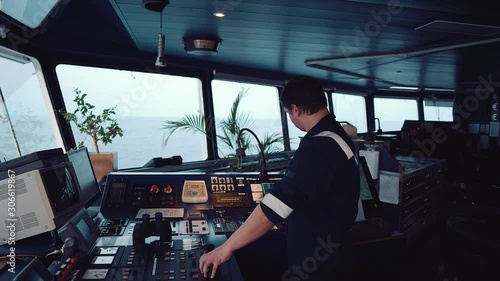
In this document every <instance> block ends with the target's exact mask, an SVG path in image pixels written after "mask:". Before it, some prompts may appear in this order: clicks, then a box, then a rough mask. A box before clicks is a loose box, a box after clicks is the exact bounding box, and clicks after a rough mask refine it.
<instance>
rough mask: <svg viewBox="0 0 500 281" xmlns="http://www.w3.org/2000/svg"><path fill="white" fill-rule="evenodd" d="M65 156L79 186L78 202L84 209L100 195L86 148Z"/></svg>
mask: <svg viewBox="0 0 500 281" xmlns="http://www.w3.org/2000/svg"><path fill="white" fill-rule="evenodd" d="M67 154H68V159H69V161H70V162H71V163H72V164H73V168H74V170H75V173H76V178H77V179H78V183H79V185H80V190H79V191H80V201H81V202H82V203H84V204H85V207H89V206H90V205H91V204H92V202H93V201H94V200H95V199H96V197H98V195H99V194H100V190H99V184H98V183H97V180H96V177H95V174H94V170H93V169H92V163H91V162H90V157H89V153H88V151H87V148H86V147H83V148H80V149H77V150H73V151H70V152H68V153H67Z"/></svg>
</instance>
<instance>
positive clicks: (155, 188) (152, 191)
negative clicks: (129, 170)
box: [150, 184, 160, 193]
mask: <svg viewBox="0 0 500 281" xmlns="http://www.w3.org/2000/svg"><path fill="white" fill-rule="evenodd" d="M158 191H160V189H159V188H158V186H157V185H156V184H153V185H152V186H151V189H150V192H151V193H158Z"/></svg>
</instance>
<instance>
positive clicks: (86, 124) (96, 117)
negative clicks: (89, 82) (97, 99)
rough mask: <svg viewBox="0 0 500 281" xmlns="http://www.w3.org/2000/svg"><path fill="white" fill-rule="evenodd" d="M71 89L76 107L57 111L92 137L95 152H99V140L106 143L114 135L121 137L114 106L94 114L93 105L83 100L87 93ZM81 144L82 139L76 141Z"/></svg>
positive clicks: (121, 133)
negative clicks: (68, 110)
mask: <svg viewBox="0 0 500 281" xmlns="http://www.w3.org/2000/svg"><path fill="white" fill-rule="evenodd" d="M73 91H74V92H75V95H76V96H75V98H74V99H73V101H74V102H75V103H76V105H77V108H76V109H75V110H74V111H73V112H66V111H64V110H59V112H60V113H61V114H63V115H64V119H65V120H66V122H68V123H71V122H73V124H75V125H76V127H77V128H78V129H79V130H80V132H81V133H84V134H86V135H88V136H90V137H91V138H92V141H93V143H94V147H95V151H96V152H97V153H100V151H99V145H98V142H99V141H100V142H102V143H103V144H104V145H107V144H109V143H112V142H113V139H114V138H115V137H117V136H120V137H123V130H122V129H121V128H120V126H119V125H118V121H117V119H116V118H113V116H114V115H116V112H115V110H116V106H114V107H110V108H106V109H104V110H103V111H102V112H101V114H95V113H94V111H93V109H94V108H95V106H94V105H92V104H90V103H88V102H86V101H85V98H86V97H87V94H85V93H82V91H81V90H80V89H78V88H75V89H74V90H73ZM81 146H83V141H81V142H79V143H78V147H81Z"/></svg>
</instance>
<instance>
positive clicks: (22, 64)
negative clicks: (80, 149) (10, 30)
mask: <svg viewBox="0 0 500 281" xmlns="http://www.w3.org/2000/svg"><path fill="white" fill-rule="evenodd" d="M3 55H4V54H3V53H2V49H1V47H0V69H2V75H0V162H3V161H5V160H10V159H13V158H16V157H18V156H20V155H26V154H29V153H32V152H35V151H39V150H45V149H51V148H56V147H58V145H57V142H56V137H55V135H54V132H57V130H53V128H57V125H55V123H52V122H51V120H52V121H53V120H54V118H53V117H54V116H53V115H51V116H50V115H49V112H50V113H52V110H50V111H49V110H48V109H47V105H48V104H50V101H49V98H48V96H47V95H46V90H45V91H42V87H41V85H42V84H40V81H43V79H41V72H40V71H38V67H36V66H35V64H34V63H33V62H31V61H29V60H24V59H19V58H21V57H22V56H20V57H18V59H17V60H18V61H13V60H11V59H6V58H3ZM35 63H36V61H35ZM39 76H40V77H39ZM44 93H45V95H44ZM52 124H54V127H53V126H52Z"/></svg>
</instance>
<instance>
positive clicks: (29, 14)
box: [0, 0, 57, 28]
mask: <svg viewBox="0 0 500 281" xmlns="http://www.w3.org/2000/svg"><path fill="white" fill-rule="evenodd" d="M56 4H57V0H1V1H0V11H2V12H4V13H6V14H7V15H9V16H11V17H13V18H14V19H16V20H18V21H20V22H21V23H23V24H25V25H27V26H29V27H31V28H36V27H38V26H39V25H40V23H41V22H42V21H43V20H44V19H45V17H47V15H48V14H49V12H50V11H51V10H52V9H53V8H54V6H55V5H56Z"/></svg>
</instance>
